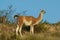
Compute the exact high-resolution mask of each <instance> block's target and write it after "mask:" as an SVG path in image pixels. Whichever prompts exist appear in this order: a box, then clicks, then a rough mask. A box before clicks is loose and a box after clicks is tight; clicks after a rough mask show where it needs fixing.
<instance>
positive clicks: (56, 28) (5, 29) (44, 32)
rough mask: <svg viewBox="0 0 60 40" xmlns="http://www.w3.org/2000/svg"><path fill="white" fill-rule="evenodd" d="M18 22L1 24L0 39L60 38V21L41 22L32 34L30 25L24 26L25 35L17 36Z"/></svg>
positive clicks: (59, 39)
mask: <svg viewBox="0 0 60 40" xmlns="http://www.w3.org/2000/svg"><path fill="white" fill-rule="evenodd" d="M15 29H16V24H14V23H12V24H9V23H2V24H0V40H60V22H58V23H54V24H50V23H47V22H44V23H39V24H38V25H36V26H35V27H34V32H35V34H33V35H30V33H29V27H26V26H24V27H23V30H22V33H23V36H22V37H20V35H18V36H16V34H15Z"/></svg>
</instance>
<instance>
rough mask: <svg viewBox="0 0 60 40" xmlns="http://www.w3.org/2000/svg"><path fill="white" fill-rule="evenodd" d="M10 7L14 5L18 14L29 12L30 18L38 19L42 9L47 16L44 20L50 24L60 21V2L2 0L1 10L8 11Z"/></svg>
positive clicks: (55, 0)
mask: <svg viewBox="0 0 60 40" xmlns="http://www.w3.org/2000/svg"><path fill="white" fill-rule="evenodd" d="M9 5H13V8H14V9H16V12H23V11H25V10H27V12H26V14H27V15H28V16H34V17H36V18H37V17H38V15H39V13H40V9H44V10H45V11H46V14H44V16H43V20H44V21H45V20H47V21H48V22H50V23H56V22H58V21H60V0H0V10H3V9H7V8H8V6H9Z"/></svg>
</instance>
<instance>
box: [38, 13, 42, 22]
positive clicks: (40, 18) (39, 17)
mask: <svg viewBox="0 0 60 40" xmlns="http://www.w3.org/2000/svg"><path fill="white" fill-rule="evenodd" d="M42 17H43V12H41V13H40V14H39V16H38V18H37V21H41V20H42Z"/></svg>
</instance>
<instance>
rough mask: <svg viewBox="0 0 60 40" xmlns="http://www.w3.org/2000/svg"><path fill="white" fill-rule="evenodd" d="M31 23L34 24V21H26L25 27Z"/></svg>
mask: <svg viewBox="0 0 60 40" xmlns="http://www.w3.org/2000/svg"><path fill="white" fill-rule="evenodd" d="M31 23H32V21H26V20H24V24H25V25H31Z"/></svg>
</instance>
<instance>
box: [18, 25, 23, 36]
mask: <svg viewBox="0 0 60 40" xmlns="http://www.w3.org/2000/svg"><path fill="white" fill-rule="evenodd" d="M22 26H23V25H20V28H19V33H20V36H22Z"/></svg>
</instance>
